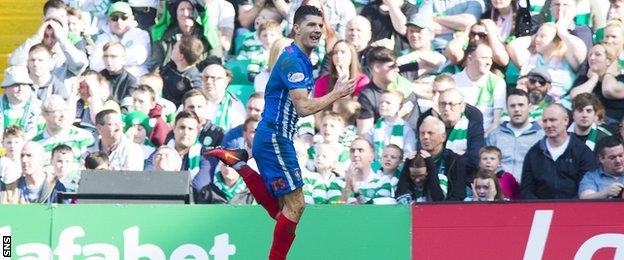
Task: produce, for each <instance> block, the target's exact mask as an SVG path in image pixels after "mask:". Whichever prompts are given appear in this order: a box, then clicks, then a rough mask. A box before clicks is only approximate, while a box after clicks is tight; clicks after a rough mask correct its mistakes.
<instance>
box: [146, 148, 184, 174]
mask: <svg viewBox="0 0 624 260" xmlns="http://www.w3.org/2000/svg"><path fill="white" fill-rule="evenodd" d="M153 167H154V168H153V169H152V170H154V171H166V172H177V171H180V169H181V168H182V158H181V157H180V155H179V154H178V152H177V151H176V150H175V149H173V148H171V147H169V146H166V145H163V146H161V147H159V148H158V150H156V154H154V163H153Z"/></svg>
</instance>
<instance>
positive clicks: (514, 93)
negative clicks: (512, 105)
mask: <svg viewBox="0 0 624 260" xmlns="http://www.w3.org/2000/svg"><path fill="white" fill-rule="evenodd" d="M511 96H522V97H525V98H526V99H527V100H529V93H527V92H526V91H524V90H522V89H519V88H514V89H512V90H511V91H509V92H508V93H507V99H509V97H511Z"/></svg>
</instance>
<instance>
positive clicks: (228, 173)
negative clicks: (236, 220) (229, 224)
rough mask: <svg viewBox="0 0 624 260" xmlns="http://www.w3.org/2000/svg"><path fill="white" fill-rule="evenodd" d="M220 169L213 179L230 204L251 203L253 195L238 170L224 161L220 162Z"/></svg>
mask: <svg viewBox="0 0 624 260" xmlns="http://www.w3.org/2000/svg"><path fill="white" fill-rule="evenodd" d="M218 169H219V170H217V171H215V174H214V179H213V180H212V181H213V183H214V185H215V186H216V187H217V188H218V189H219V190H220V191H221V192H222V193H223V195H224V196H223V198H224V199H225V200H226V201H227V203H228V204H235V205H236V204H251V203H252V202H253V201H254V198H253V195H251V193H250V192H249V190H248V189H247V185H246V184H245V182H244V181H243V178H241V176H240V175H239V174H238V172H236V170H234V169H233V168H232V167H229V166H227V165H225V164H223V163H219V165H218Z"/></svg>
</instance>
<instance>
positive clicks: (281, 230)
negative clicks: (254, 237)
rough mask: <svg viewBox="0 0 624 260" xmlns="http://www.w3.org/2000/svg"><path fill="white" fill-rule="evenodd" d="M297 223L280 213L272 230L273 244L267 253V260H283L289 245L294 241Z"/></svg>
mask: <svg viewBox="0 0 624 260" xmlns="http://www.w3.org/2000/svg"><path fill="white" fill-rule="evenodd" d="M296 229H297V223H296V222H293V221H292V220H290V219H288V218H287V217H286V216H284V214H280V215H279V217H278V218H277V223H276V224H275V230H274V231H273V245H271V252H270V253H269V260H285V259H286V256H287V255H288V251H289V250H290V246H291V245H292V243H293V241H295V230H296Z"/></svg>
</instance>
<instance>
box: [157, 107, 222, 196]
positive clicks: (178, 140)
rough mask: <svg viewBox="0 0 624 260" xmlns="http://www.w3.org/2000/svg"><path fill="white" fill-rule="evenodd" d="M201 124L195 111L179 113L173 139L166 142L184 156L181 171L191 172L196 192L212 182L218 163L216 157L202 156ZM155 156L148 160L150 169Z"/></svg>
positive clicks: (174, 126)
mask: <svg viewBox="0 0 624 260" xmlns="http://www.w3.org/2000/svg"><path fill="white" fill-rule="evenodd" d="M199 126H200V125H199V118H198V117H197V115H196V114H195V113H194V112H191V111H186V110H185V111H182V112H180V113H178V115H177V116H176V120H175V123H174V125H173V135H174V136H173V139H171V140H169V142H167V144H166V145H167V146H169V147H171V148H173V149H175V150H176V152H177V153H178V155H179V156H180V157H181V158H182V167H180V169H179V171H189V172H190V173H191V176H190V178H191V180H192V181H191V186H192V187H193V191H194V194H200V191H201V190H202V189H203V188H204V187H205V186H206V185H208V184H210V183H211V182H212V178H213V176H214V170H215V166H216V165H217V161H216V159H215V158H207V157H204V156H202V154H203V147H202V145H201V143H199V140H198V139H197V137H198V136H199ZM154 156H155V154H152V156H151V158H150V159H148V162H147V165H148V167H149V168H150V169H153V168H154V161H155V160H154V159H155V158H154Z"/></svg>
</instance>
